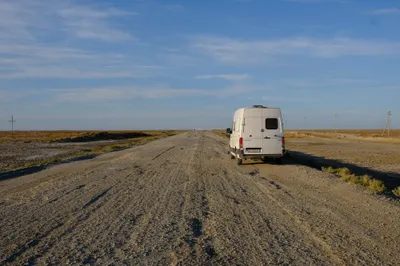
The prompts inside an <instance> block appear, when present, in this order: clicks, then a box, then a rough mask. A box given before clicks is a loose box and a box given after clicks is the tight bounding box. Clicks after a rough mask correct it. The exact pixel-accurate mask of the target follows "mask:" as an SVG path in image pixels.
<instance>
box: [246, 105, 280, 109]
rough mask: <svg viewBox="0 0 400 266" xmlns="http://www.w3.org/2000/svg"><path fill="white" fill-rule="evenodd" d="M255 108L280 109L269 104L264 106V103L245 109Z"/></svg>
mask: <svg viewBox="0 0 400 266" xmlns="http://www.w3.org/2000/svg"><path fill="white" fill-rule="evenodd" d="M253 108H266V109H280V108H278V107H268V106H263V105H253V106H251V107H246V108H244V109H253Z"/></svg>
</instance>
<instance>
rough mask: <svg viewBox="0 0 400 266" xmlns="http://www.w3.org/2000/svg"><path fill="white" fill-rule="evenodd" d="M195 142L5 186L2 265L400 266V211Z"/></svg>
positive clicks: (324, 179) (0, 186)
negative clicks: (238, 162)
mask: <svg viewBox="0 0 400 266" xmlns="http://www.w3.org/2000/svg"><path fill="white" fill-rule="evenodd" d="M227 147H228V146H227V139H226V138H223V137H219V136H217V135H215V134H213V133H211V132H188V133H183V134H179V135H176V136H173V137H170V138H167V139H161V140H156V141H153V142H151V143H149V144H146V145H143V146H138V147H134V148H131V149H128V150H124V151H120V152H114V153H109V154H105V155H102V156H99V157H97V158H95V159H92V160H87V161H80V162H74V163H69V164H63V165H58V166H54V167H51V168H49V169H46V170H44V171H42V172H39V173H36V174H32V175H28V176H24V177H19V178H14V179H9V180H5V181H1V182H0V227H1V231H0V265H8V264H10V265H21V264H31V265H32V264H34V263H38V264H53V265H61V264H62V265H69V264H71V265H81V264H92V265H110V264H114V265H121V264H125V265H278V264H282V265H398V264H399V263H400V261H399V258H398V254H399V253H400V227H399V226H398V224H399V217H400V204H399V202H398V201H393V200H388V199H385V198H384V197H379V196H373V195H369V194H368V193H366V192H365V190H363V189H360V188H358V187H356V186H352V185H349V184H346V183H344V182H342V181H340V180H339V179H337V178H334V177H333V176H332V175H330V174H327V173H323V172H321V171H317V170H315V169H312V168H309V167H306V166H302V165H298V164H296V162H294V161H290V160H289V161H287V162H286V163H285V164H284V165H274V164H257V163H252V162H246V164H245V165H243V166H237V165H235V163H234V160H230V159H229V155H228V154H227Z"/></svg>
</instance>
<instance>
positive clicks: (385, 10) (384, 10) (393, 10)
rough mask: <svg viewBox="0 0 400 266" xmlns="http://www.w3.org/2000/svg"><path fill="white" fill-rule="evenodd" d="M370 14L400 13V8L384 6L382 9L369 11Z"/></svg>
mask: <svg viewBox="0 0 400 266" xmlns="http://www.w3.org/2000/svg"><path fill="white" fill-rule="evenodd" d="M367 14H369V15H390V14H400V8H397V7H393V8H382V9H375V10H372V11H369V12H367Z"/></svg>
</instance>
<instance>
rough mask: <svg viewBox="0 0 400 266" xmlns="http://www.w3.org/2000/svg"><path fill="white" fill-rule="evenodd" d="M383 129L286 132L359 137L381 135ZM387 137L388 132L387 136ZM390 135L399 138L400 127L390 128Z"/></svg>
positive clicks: (288, 131)
mask: <svg viewBox="0 0 400 266" xmlns="http://www.w3.org/2000/svg"><path fill="white" fill-rule="evenodd" d="M382 132H383V130H382V129H346V130H344V129H341V130H337V131H336V132H335V130H323V129H318V130H287V131H286V132H285V134H286V135H287V136H291V135H296V134H301V135H308V136H318V135H320V136H326V135H327V134H330V135H340V134H345V135H354V136H357V137H381V136H382ZM383 137H387V133H386V134H385V136H383ZM390 137H394V138H399V137H400V129H392V130H390Z"/></svg>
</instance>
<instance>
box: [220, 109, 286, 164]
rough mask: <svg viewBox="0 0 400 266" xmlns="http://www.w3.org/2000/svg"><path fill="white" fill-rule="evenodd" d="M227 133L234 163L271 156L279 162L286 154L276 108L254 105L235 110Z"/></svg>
mask: <svg viewBox="0 0 400 266" xmlns="http://www.w3.org/2000/svg"><path fill="white" fill-rule="evenodd" d="M227 133H228V134H230V141H229V146H230V153H231V159H234V158H236V163H237V164H242V160H245V159H247V158H259V159H262V160H264V161H266V160H267V159H268V158H273V159H275V161H276V162H277V163H278V164H279V163H281V162H282V157H283V156H284V155H285V136H284V132H283V120H282V113H281V110H280V109H279V108H271V107H264V106H262V105H253V106H252V107H248V108H240V109H238V110H236V112H235V114H234V116H233V123H232V128H228V129H227Z"/></svg>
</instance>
